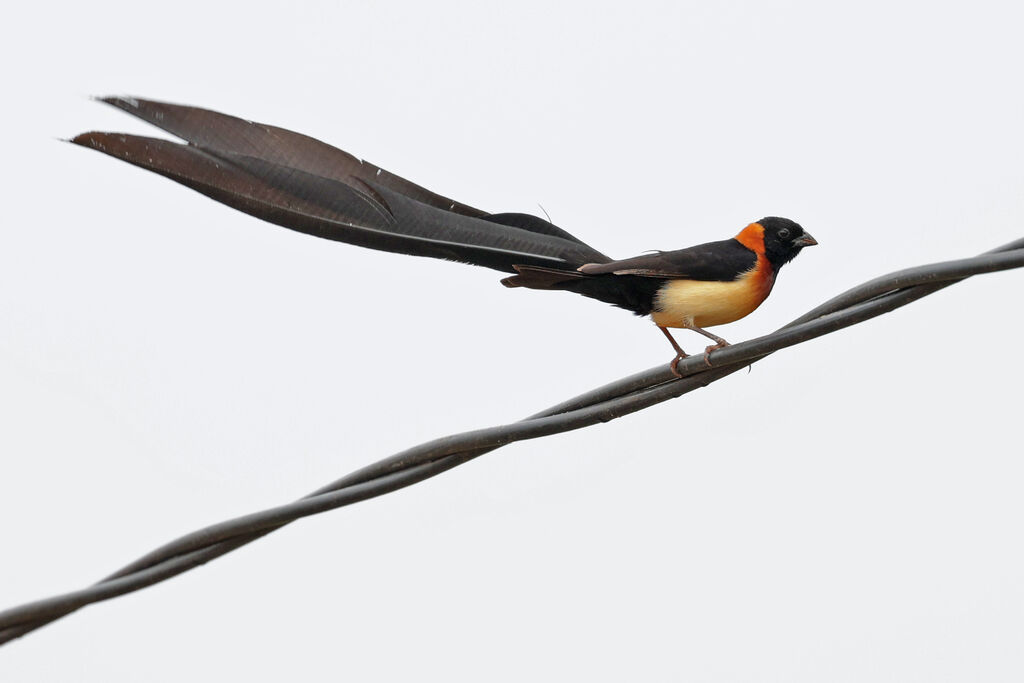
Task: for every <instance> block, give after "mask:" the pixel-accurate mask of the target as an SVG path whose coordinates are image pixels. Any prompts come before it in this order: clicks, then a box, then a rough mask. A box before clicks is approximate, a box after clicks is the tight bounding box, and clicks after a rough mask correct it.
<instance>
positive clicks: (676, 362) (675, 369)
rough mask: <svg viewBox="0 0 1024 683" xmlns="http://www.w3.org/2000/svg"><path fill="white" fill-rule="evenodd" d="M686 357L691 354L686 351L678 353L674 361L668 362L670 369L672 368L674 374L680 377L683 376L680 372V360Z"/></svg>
mask: <svg viewBox="0 0 1024 683" xmlns="http://www.w3.org/2000/svg"><path fill="white" fill-rule="evenodd" d="M684 358H689V356H687V355H686V354H685V353H677V354H676V357H675V358H673V359H672V362H671V363H669V364H668V369H669V370H671V371H672V374H673V375H675V376H676V377H678V378H679V379H682V378H683V376H682V374H680V372H679V361H681V360H683V359H684Z"/></svg>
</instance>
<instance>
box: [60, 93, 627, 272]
mask: <svg viewBox="0 0 1024 683" xmlns="http://www.w3.org/2000/svg"><path fill="white" fill-rule="evenodd" d="M104 101H105V102H108V103H109V104H112V105H114V106H116V107H118V108H120V109H123V110H124V111H127V112H129V113H131V114H134V115H136V116H138V117H139V118H142V119H144V120H146V121H149V122H150V123H153V124H154V125H156V126H158V127H160V128H162V129H164V130H166V131H167V132H169V133H172V134H173V135H175V136H177V137H180V138H182V139H184V140H186V141H188V143H189V144H187V145H186V144H180V143H175V142H171V141H167V140H160V139H156V138H148V137H142V136H135V135H124V134H116V133H97V132H92V133H83V134H81V135H79V136H77V137H75V138H74V139H73V140H72V142H74V143H75V144H79V145H83V146H87V147H91V148H93V149H96V150H99V151H101V152H104V153H105V154H108V155H110V156H113V157H116V158H119V159H122V160H124V161H127V162H129V163H131V164H134V165H136V166H139V167H142V168H145V169H147V170H150V171H153V172H155V173H159V174H160V175H163V176H166V177H168V178H170V179H172V180H175V181H177V182H179V183H181V184H183V185H186V186H188V187H191V188H192V189H194V190H197V191H199V192H201V193H203V194H205V195H207V196H209V197H212V198H213V199H215V200H217V201H219V202H222V203H224V204H227V205H228V206H231V207H233V208H236V209H239V210H241V211H244V212H246V213H249V214H251V215H253V216H256V217H258V218H262V219H264V220H267V221H270V222H272V223H275V224H277V225H281V226H284V227H287V228H291V229H293V230H297V231H300V232H304V233H308V234H311V235H316V236H318V237H323V238H326V239H332V240H337V241H341V242H348V243H351V244H357V245H360V246H364V247H369V248H371V249H380V250H383V251H392V252H398V253H403V254H412V255H417V256H430V257H434V258H442V259H448V260H454V261H462V262H466V263H472V264H474V265H480V266H485V267H488V268H494V269H496V270H501V271H505V272H515V266H516V265H536V266H547V267H562V268H565V267H569V268H570V269H571V268H575V267H577V266H579V265H582V264H583V263H588V262H603V261H607V260H609V259H608V257H607V256H605V255H604V254H601V253H600V252H598V251H597V250H595V249H593V248H592V247H590V246H588V245H586V244H585V243H583V242H582V241H580V240H578V239H577V238H575V237H573V236H572V235H570V234H569V233H567V232H565V231H564V230H562V229H560V228H558V227H556V226H554V225H552V224H551V223H548V222H547V221H544V220H542V219H540V218H537V217H535V216H528V215H524V214H495V215H489V214H487V213H485V212H483V211H480V210H479V209H474V208H472V207H470V206H467V205H464V204H460V203H458V202H455V201H453V200H450V199H448V198H446V197H442V196H441V195H437V194H434V193H433V192H430V191H429V190H426V189H424V188H422V187H420V186H418V185H415V184H414V183H411V182H409V181H407V180H405V179H403V178H400V177H398V176H396V175H394V174H391V173H388V172H387V171H384V170H383V169H380V168H378V167H376V166H374V165H373V164H370V163H367V162H363V161H360V160H359V159H356V158H355V157H353V156H352V155H350V154H348V153H346V152H343V151H341V150H339V149H337V148H335V147H331V146H330V145H327V144H325V143H323V142H320V141H318V140H315V139H313V138H310V137H308V136H305V135H301V134H299V133H293V132H291V131H288V130H285V129H283V128H276V127H273V126H266V125H263V124H258V123H253V122H250V121H245V120H243V119H238V118H235V117H233V116H227V115H224V114H219V113H217V112H212V111H208V110H205V109H198V108H195V107H184V106H180V105H172V104H165V103H161V102H153V101H149V100H140V99H132V98H106V99H104Z"/></svg>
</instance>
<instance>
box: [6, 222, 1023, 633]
mask: <svg viewBox="0 0 1024 683" xmlns="http://www.w3.org/2000/svg"><path fill="white" fill-rule="evenodd" d="M1022 266H1024V239H1020V240H1017V241H1015V242H1012V243H1010V244H1007V245H1004V246H1002V247H999V248H998V249H994V250H992V251H990V252H987V253H985V254H982V255H980V256H976V257H974V258H967V259H960V260H956V261H946V262H942V263H935V264H930V265H925V266H919V267H916V268H909V269H906V270H901V271H898V272H895V273H891V274H889V275H885V276H882V277H879V278H876V279H874V280H871V281H869V282H866V283H864V284H862V285H860V286H858V287H854V288H853V289H850V290H848V291H847V292H844V293H843V294H840V295H839V296H837V297H834V298H833V299H830V300H829V301H827V302H825V303H824V304H822V305H820V306H818V307H816V308H814V309H813V310H811V311H809V312H808V313H806V314H804V315H802V316H800V317H799V318H797V319H796V320H794V321H793V322H791V323H790V324H788V325H786V326H785V327H783V328H781V329H779V330H777V331H776V332H774V333H772V334H769V335H766V336H764V337H758V338H756V339H751V340H749V341H745V342H741V343H737V344H734V345H732V346H728V347H725V348H723V349H719V350H717V351H715V352H714V353H713V354H712V356H711V362H712V365H713V367H711V368H709V367H707V365H705V362H704V359H703V357H702V356H695V357H691V358H688V359H686V360H684V361H682V362H680V363H679V366H678V370H679V371H680V373H681V374H682V375H684V377H683V378H682V379H678V378H676V377H675V376H674V375H672V374H671V372H670V371H669V370H668V368H667V366H664V365H663V366H658V367H656V368H652V369H650V370H646V371H644V372H640V373H637V374H635V375H631V376H629V377H625V378H623V379H620V380H618V381H616V382H612V383H611V384H608V385H605V386H603V387H599V388H597V389H594V390H592V391H589V392H586V393H584V394H581V395H579V396H576V397H575V398H572V399H569V400H568V401H565V402H563V403H560V404H558V405H556V406H553V407H551V408H548V409H547V410H545V411H543V412H540V413H537V414H536V415H533V416H531V417H528V418H526V419H524V420H522V421H520V422H515V423H512V424H507V425H501V426H497V427H491V428H487V429H478V430H473V431H469V432H463V433H461V434H454V435H451V436H446V437H442V438H439V439H434V440H432V441H428V442H426V443H423V444H420V445H418V446H414V447H412V448H410V449H408V450H405V451H402V452H401V453H398V454H396V455H393V456H391V457H389V458H385V459H383V460H380V461H378V462H376V463H373V464H371V465H369V466H367V467H364V468H362V469H360V470H357V471H355V472H352V473H351V474H349V475H347V476H345V477H343V478H341V479H339V480H337V481H335V482H332V483H331V484H328V485H327V486H324V487H322V488H320V489H318V490H316V491H314V492H313V493H311V494H309V495H308V496H305V497H304V498H301V499H299V500H297V501H295V502H293V503H288V504H286V505H281V506H278V507H274V508H269V509H267V510H262V511H260V512H256V513H252V514H249V515H244V516H242V517H237V518H235V519H231V520H228V521H225V522H221V523H219V524H214V525H211V526H208V527H206V528H204V529H200V530H198V531H195V532H192V533H190V534H187V535H185V536H182V537H181V538H178V539H176V540H174V541H171V542H170V543H168V544H166V545H164V546H161V547H160V548H157V549H156V550H154V551H152V552H150V553H148V554H146V555H145V556H143V557H141V558H139V559H138V560H136V561H134V562H132V563H131V564H129V565H127V566H125V567H122V568H121V569H120V570H118V571H117V572H115V573H113V574H111V575H110V576H108V577H106V578H104V579H103V580H101V581H99V582H98V583H96V584H94V585H92V586H89V587H87V588H84V589H81V590H77V591H73V592H70V593H65V594H62V595H57V596H54V597H50V598H45V599H43V600H38V601H35V602H30V603H26V604H24V605H20V606H17V607H13V608H10V609H7V610H5V611H3V612H0V645H2V644H3V643H6V642H9V641H11V640H13V639H15V638H18V637H20V636H22V635H24V634H26V633H28V632H30V631H33V630H35V629H37V628H40V627H41V626H44V625H45V624H48V623H50V622H52V621H54V620H56V619H59V618H61V617H62V616H65V615H67V614H70V613H71V612H74V611H75V610H77V609H79V608H81V607H84V606H85V605H88V604H91V603H94V602H99V601H102V600H109V599H110V598H113V597H117V596H119V595H124V594H125V593H130V592H133V591H136V590H139V589H141V588H145V587H146V586H150V585H153V584H155V583H159V582H160V581H165V580H167V579H168V578H171V577H172V576H176V575H178V574H181V573H183V572H185V571H188V570H190V569H193V568H194V567H197V566H199V565H202V564H205V563H206V562H209V561H210V560H213V559H215V558H217V557H220V556H221V555H224V554H226V553H228V552H231V551H232V550H235V549H236V548H239V547H241V546H243V545H245V544H247V543H251V542H252V541H254V540H256V539H258V538H260V537H261V536H265V535H266V534H268V533H270V532H272V531H275V530H276V529H280V528H281V527H282V526H285V525H286V524H289V523H291V522H293V521H295V520H296V519H300V518H302V517H308V516H310V515H314V514H318V513H321V512H325V511H327V510H332V509H334V508H337V507H342V506H345V505H351V504H352V503H356V502H359V501H362V500H366V499H368V498H373V497H376V496H380V495H383V494H385V493H390V492H391V491H396V490H398V489H400V488H404V487H406V486H410V485H412V484H415V483H417V482H420V481H423V480H425V479H428V478H430V477H433V476H436V475H438V474H441V473H442V472H445V471H447V470H449V469H452V468H453V467H457V466H458V465H461V464H463V463H465V462H468V461H470V460H472V459H473V458H477V457H479V456H481V455H484V454H485V453H489V452H490V451H493V450H495V449H497V448H500V447H502V446H505V445H507V444H510V443H514V442H516V441H522V440H525V439H535V438H540V437H543V436H549V435H551V434H558V433H561V432H566V431H571V430H574V429H580V428H583V427H588V426H591V425H594V424H597V423H599V422H608V421H610V420H614V419H616V418H619V417H623V416H625V415H629V414H631V413H634V412H637V411H639V410H643V409H645V408H648V407H650V406H653V405H656V404H658V403H662V402H664V401H667V400H669V399H672V398H676V397H678V396H682V395H684V394H687V393H689V392H691V391H694V390H696V389H699V388H701V387H704V386H707V385H708V384H711V383H712V382H715V381H717V380H719V379H721V378H723V377H725V376H727V375H730V374H732V373H734V372H737V371H739V370H741V369H743V368H744V367H746V366H747V365H749V364H751V363H753V362H756V361H758V360H760V359H761V358H764V357H765V356H767V355H769V354H771V353H774V352H775V351H778V350H780V349H783V348H786V347H789V346H793V345H795V344H799V343H802V342H805V341H808V340H810V339H814V338H816V337H820V336H822V335H825V334H830V333H832V332H835V331H837V330H840V329H843V328H845V327H849V326H850V325H855V324H857V323H860V322H863V321H865V320H869V319H871V318H874V317H876V316H879V315H883V314H885V313H888V312H890V311H892V310H895V309H896V308H899V307H901V306H905V305H907V304H908V303H911V302H913V301H916V300H917V299H920V298H922V297H924V296H927V295H928V294H931V293H933V292H936V291H938V290H939V289H942V288H944V287H948V286H949V285H951V284H955V283H956V282H959V281H961V280H963V279H964V278H967V277H970V276H972V275H978V274H981V273H991V272H996V271H1000V270H1008V269H1012V268H1020V267H1022Z"/></svg>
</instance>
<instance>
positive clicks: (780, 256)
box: [758, 216, 818, 270]
mask: <svg viewBox="0 0 1024 683" xmlns="http://www.w3.org/2000/svg"><path fill="white" fill-rule="evenodd" d="M758 223H760V224H761V227H762V228H764V253H765V256H767V257H768V261H769V262H770V263H771V264H772V266H773V267H774V268H775V269H776V270H778V269H779V268H781V267H782V266H784V265H785V264H787V263H789V262H790V261H792V260H793V259H794V258H795V257H796V255H797V254H799V253H800V250H801V249H803V248H804V247H810V246H814V245H815V244H817V243H818V241H817V240H816V239H814V238H813V237H811V236H810V235H809V234H808V233H806V232H804V229H803V228H801V227H800V225H799V223H794V222H793V221H791V220H789V219H788V218H777V217H775V216H769V217H768V218H762V219H761V220H759V221H758Z"/></svg>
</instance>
